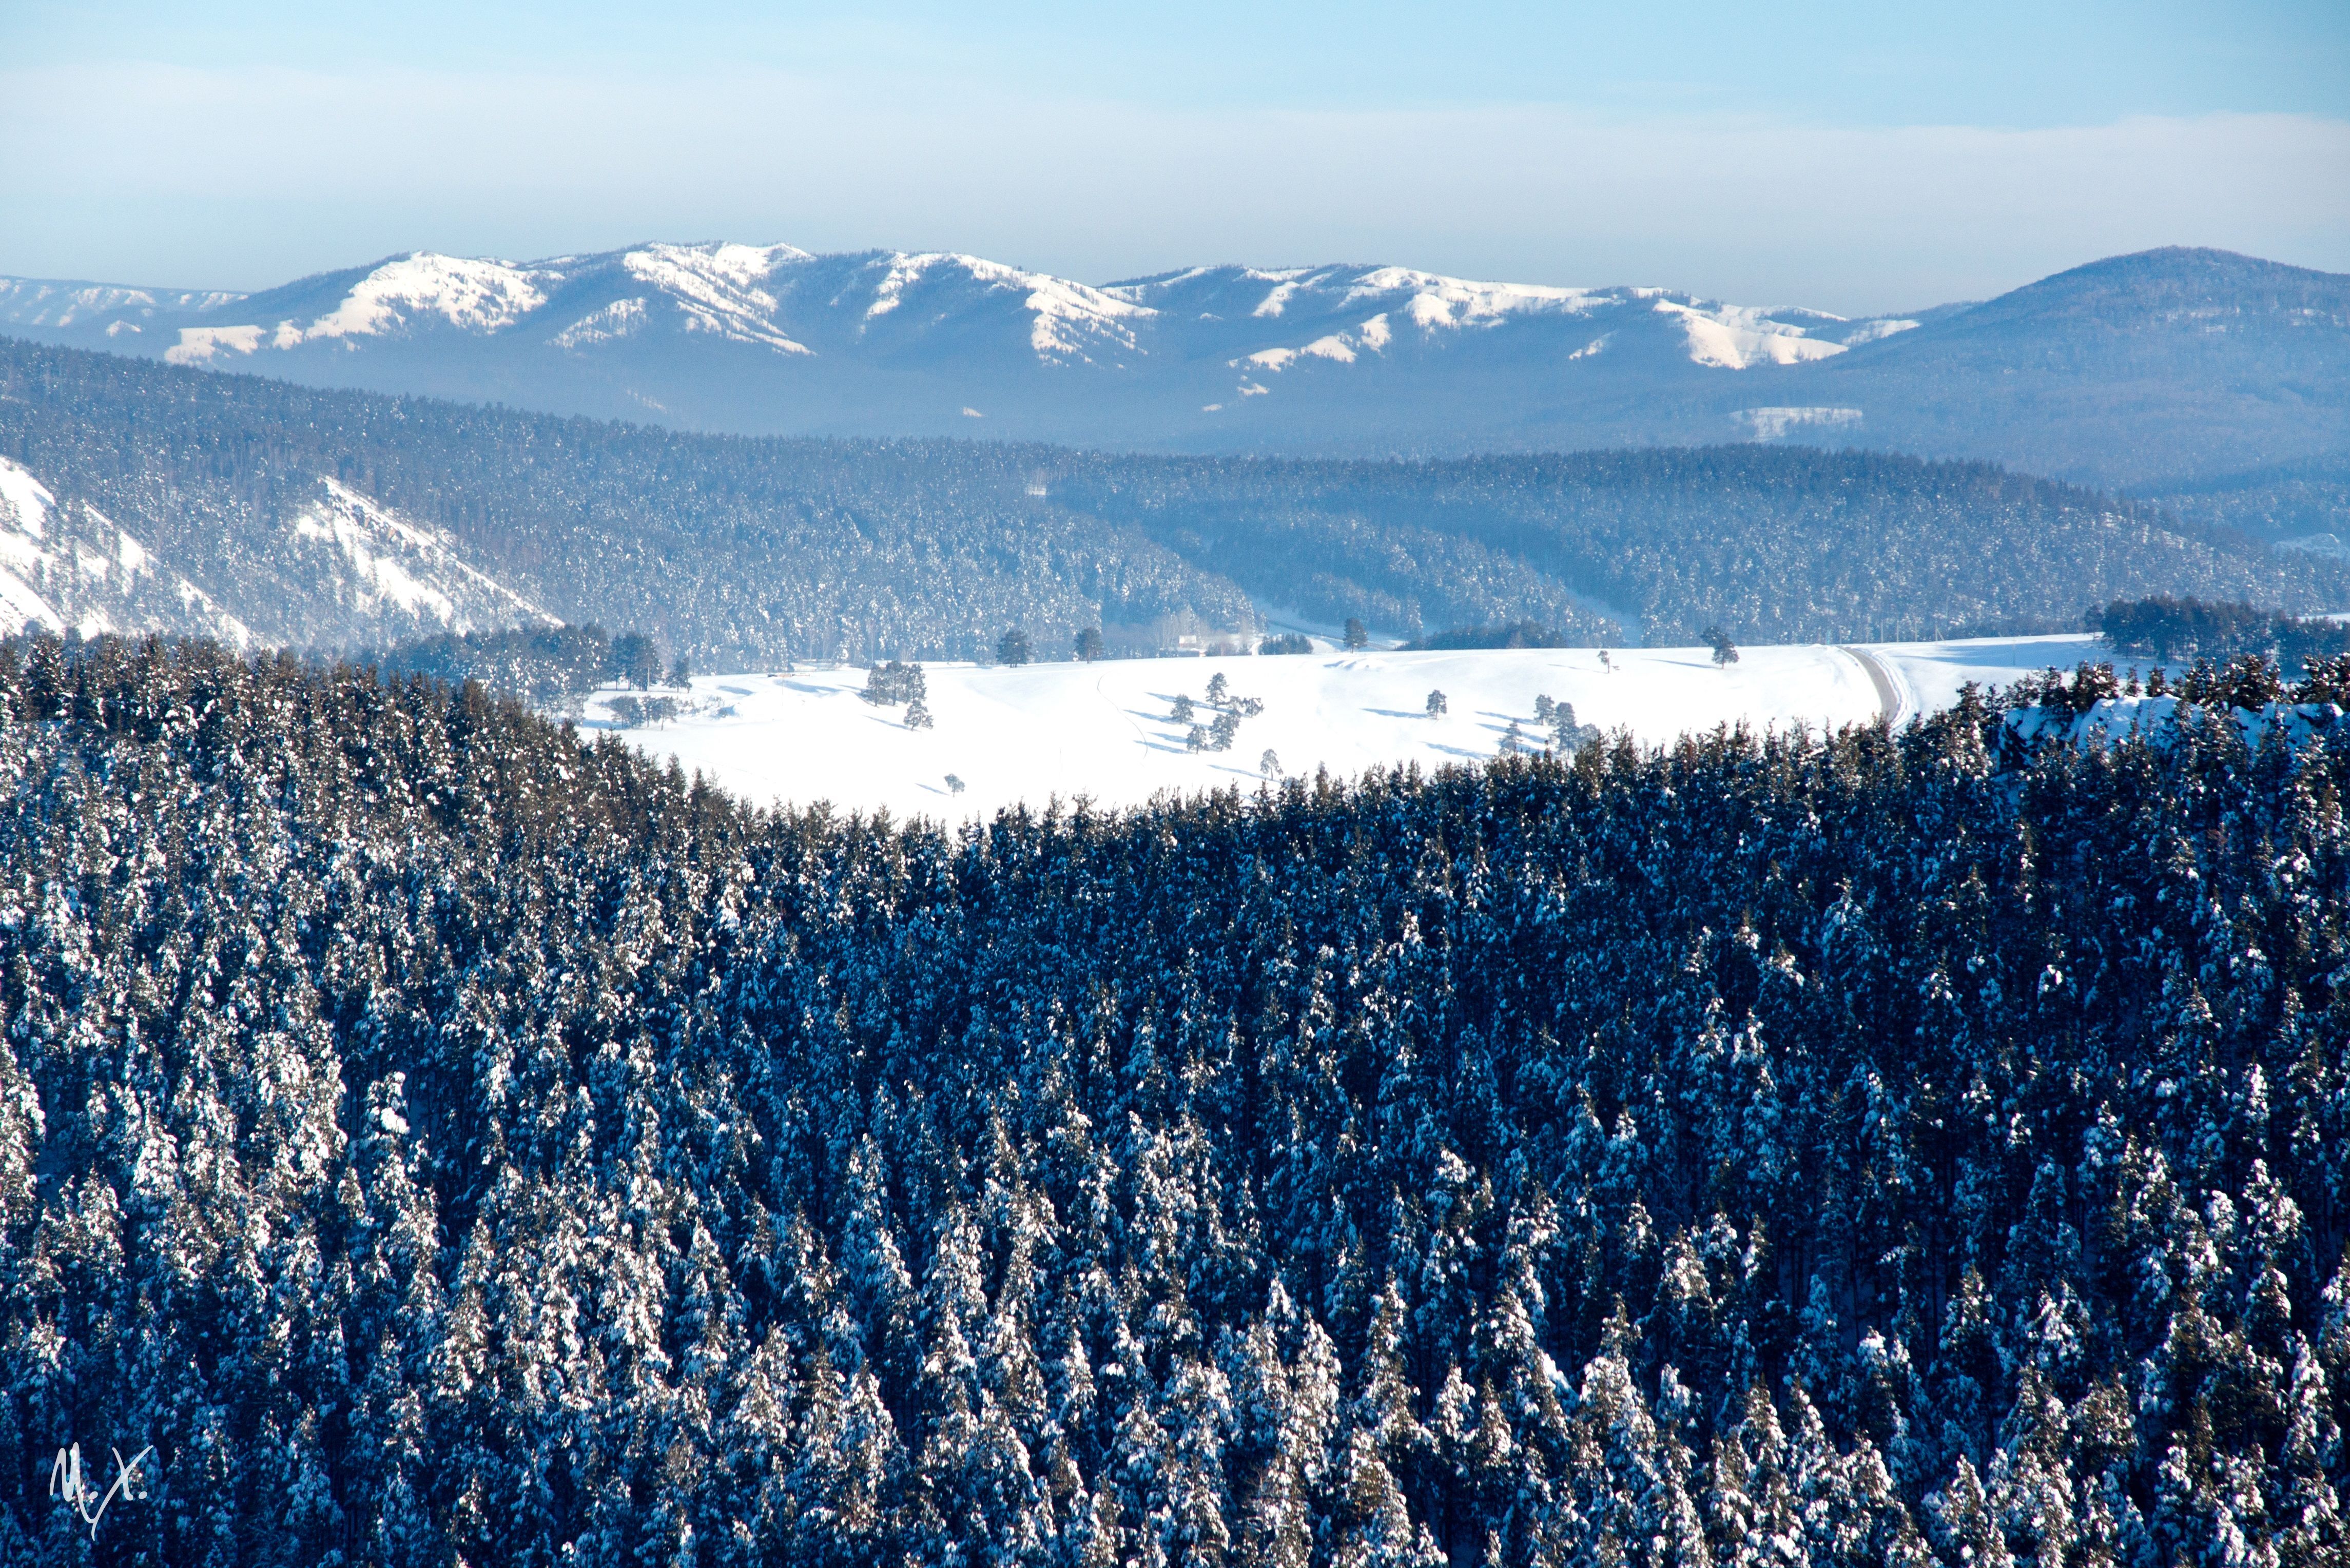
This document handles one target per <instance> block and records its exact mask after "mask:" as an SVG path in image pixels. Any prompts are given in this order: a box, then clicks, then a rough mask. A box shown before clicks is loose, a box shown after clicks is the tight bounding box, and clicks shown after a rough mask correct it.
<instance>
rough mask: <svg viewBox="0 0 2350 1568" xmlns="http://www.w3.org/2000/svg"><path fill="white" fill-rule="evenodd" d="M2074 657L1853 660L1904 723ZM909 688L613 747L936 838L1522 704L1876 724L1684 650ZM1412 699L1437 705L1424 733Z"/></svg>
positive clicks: (1610, 722)
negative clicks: (1196, 746) (1442, 703)
mask: <svg viewBox="0 0 2350 1568" xmlns="http://www.w3.org/2000/svg"><path fill="white" fill-rule="evenodd" d="M2094 647H2095V644H2094V642H2093V640H2092V639H2086V638H2079V637H2073V638H2027V639H1994V640H1985V641H1971V642H1950V643H1924V644H1908V645H1887V646H1884V647H1878V648H1872V649H1870V650H1869V651H1871V652H1872V653H1874V654H1875V655H1876V656H1877V658H1878V659H1879V660H1880V661H1881V663H1882V664H1884V665H1885V666H1887V668H1889V669H1890V670H1893V671H1894V672H1895V677H1896V679H1897V680H1898V681H1899V682H1900V684H1901V688H1902V689H1901V691H1900V693H1899V699H1900V701H1901V703H1902V705H1903V706H1904V708H1905V710H1906V711H1908V712H1918V711H1930V710H1934V709H1939V708H1943V707H1947V706H1948V705H1949V704H1950V702H1951V701H1954V700H1955V699H1956V696H1957V692H1958V687H1959V684H1960V681H1962V680H1976V681H1978V682H1983V683H2000V684H2003V683H2005V682H2007V681H2009V680H2013V679H2014V678H2015V677H2016V675H2018V674H2020V673H2022V672H2023V671H2024V670H2036V669H2040V668H2044V667H2046V666H2049V665H2059V666H2069V665H2071V664H2074V663H2076V662H2078V661H2079V660H2080V659H2085V658H2088V657H2090V656H2091V652H2092V650H2093V649H2094ZM924 673H925V679H926V681H927V684H928V689H929V690H928V698H927V703H926V705H927V707H928V708H929V710H930V711H931V715H932V719H933V723H932V726H931V728H929V729H917V730H910V729H908V728H907V727H906V724H905V722H904V714H905V710H904V709H903V708H901V707H895V706H892V707H878V706H875V705H873V704H871V703H868V702H867V701H864V700H863V698H862V697H861V696H860V695H859V693H860V692H861V691H862V690H863V688H864V685H865V680H866V672H865V671H864V670H858V669H855V668H843V669H839V670H803V671H798V672H795V673H788V674H775V673H772V672H763V673H752V674H746V675H718V676H708V677H699V678H697V679H696V680H694V681H693V684H692V690H691V705H692V708H693V710H694V711H693V712H692V713H691V715H690V716H688V717H685V718H682V719H680V720H677V721H675V722H670V723H666V724H662V725H660V726H658V727H654V728H639V729H633V730H625V731H623V733H624V734H625V735H626V736H627V737H628V738H629V740H631V741H633V742H636V743H637V744H639V745H641V746H643V747H644V748H645V749H646V750H648V751H650V752H651V753H654V754H656V755H669V756H674V757H676V758H677V759H678V760H679V762H680V763H682V764H683V765H684V766H685V767H686V768H688V769H690V770H691V769H699V770H701V771H702V772H703V773H705V774H709V775H710V776H711V777H712V779H713V780H715V781H716V782H717V783H719V784H723V785H724V786H725V787H726V788H728V789H731V790H733V791H734V792H735V793H736V794H741V795H743V796H744V797H746V798H748V799H751V800H754V801H757V802H760V803H763V804H764V803H765V802H768V801H771V800H783V801H788V802H796V803H799V804H802V805H806V804H808V803H810V802H814V801H817V800H825V801H829V802H831V803H832V804H833V805H835V806H837V807H838V808H841V809H843V810H849V809H855V810H865V811H870V810H872V809H874V808H875V807H886V808H888V809H889V811H891V812H892V813H894V814H896V815H900V816H904V815H925V816H930V817H932V818H938V819H944V820H948V821H957V820H961V819H962V818H963V817H965V816H967V815H988V814H992V813H993V812H994V811H995V810H997V809H998V808H1000V807H1003V806H1007V805H1015V804H1017V803H1020V802H1022V801H1025V802H1026V803H1027V804H1028V805H1031V806H1042V805H1044V804H1045V801H1046V800H1048V799H1050V798H1053V797H1055V796H1057V797H1059V798H1060V799H1062V800H1064V801H1066V800H1070V799H1073V798H1075V797H1076V796H1077V795H1081V794H1082V795H1086V796H1087V797H1089V798H1091V799H1093V800H1094V801H1096V802H1098V803H1100V804H1102V805H1134V804H1137V803H1139V802H1142V801H1145V800H1148V799H1149V798H1150V796H1151V795H1152V794H1156V793H1157V792H1159V791H1161V790H1172V791H1177V792H1191V791H1197V790H1206V789H1225V788H1231V787H1233V786H1235V785H1237V786H1239V787H1241V788H1243V789H1253V788H1254V787H1255V786H1256V784H1257V783H1258V782H1259V781H1260V780H1261V778H1262V777H1263V776H1264V774H1263V753H1265V752H1266V751H1267V750H1268V749H1270V750H1272V751H1273V752H1274V753H1276V763H1277V771H1278V772H1279V773H1281V774H1289V775H1302V776H1306V777H1311V776H1312V775H1313V774H1314V773H1315V770H1316V769H1317V768H1327V769H1328V770H1329V771H1330V773H1331V774H1334V775H1337V776H1343V777H1351V776H1353V775H1355V774H1359V773H1361V772H1362V771H1363V770H1365V769H1367V768H1378V767H1388V766H1393V765H1399V764H1403V763H1416V764H1418V765H1419V766H1420V767H1421V768H1423V769H1432V768H1436V767H1440V766H1442V765H1443V764H1445V763H1462V762H1476V761H1482V760H1484V759H1487V758H1490V757H1492V756H1495V755H1497V754H1498V753H1499V752H1500V751H1501V749H1502V746H1503V740H1504V737H1505V736H1506V735H1507V733H1508V732H1509V728H1510V725H1511V724H1512V723H1513V722H1515V723H1516V724H1517V725H1518V727H1519V729H1520V732H1521V733H1522V734H1523V736H1525V737H1526V741H1527V744H1529V745H1530V746H1532V747H1534V748H1537V749H1538V748H1539V747H1540V746H1541V745H1542V744H1543V743H1544V727H1543V726H1542V725H1541V724H1540V723H1539V722H1537V721H1536V719H1535V715H1534V707H1535V699H1536V698H1537V697H1540V696H1548V697H1550V698H1552V699H1554V700H1555V701H1564V702H1569V703H1572V704H1573V705H1574V708H1575V718H1576V720H1577V722H1580V723H1582V724H1586V725H1591V726H1595V727H1596V728H1598V729H1601V730H1607V731H1613V730H1615V729H1617V728H1619V727H1620V728H1622V729H1625V730H1627V731H1629V732H1631V733H1632V734H1633V735H1635V736H1636V737H1638V739H1640V740H1642V741H1644V742H1652V743H1653V742H1666V741H1669V740H1671V739H1672V738H1674V737H1675V736H1677V735H1680V734H1684V733H1689V732H1701V731H1706V730H1711V729H1712V728H1713V727H1714V726H1716V725H1719V724H1731V725H1735V724H1740V723H1744V724H1749V725H1752V726H1754V727H1756V728H1762V727H1764V726H1775V727H1777V728H1780V729H1786V728H1788V727H1790V726H1793V725H1796V724H1804V725H1810V726H1812V727H1814V728H1817V727H1819V726H1822V725H1837V724H1846V723H1866V722H1870V721H1872V720H1874V719H1876V718H1877V716H1878V715H1879V714H1880V712H1881V711H1883V710H1882V703H1881V701H1880V699H1879V697H1878V694H1877V690H1876V688H1875V686H1874V685H1873V683H1872V682H1871V681H1870V680H1869V678H1868V673H1867V670H1866V668H1865V666H1864V665H1863V663H1862V661H1861V660H1860V659H1857V658H1856V656H1855V655H1854V654H1853V653H1851V652H1849V651H1847V650H1846V649H1840V648H1832V647H1825V646H1817V645H1814V646H1786V647H1777V648H1748V649H1742V650H1741V657H1740V659H1738V661H1737V662H1736V663H1734V664H1731V665H1730V666H1728V667H1726V668H1724V667H1722V666H1718V665H1716V664H1715V663H1714V662H1713V659H1712V657H1711V653H1710V652H1709V650H1707V649H1702V648H1698V649H1688V648H1661V649H1616V650H1614V651H1612V652H1609V653H1607V654H1606V655H1604V656H1603V655H1602V654H1601V653H1600V652H1599V651H1597V650H1596V649H1511V650H1503V651H1492V652H1468V653H1413V652H1401V651H1384V652H1357V653H1344V652H1336V651H1324V652H1321V653H1317V654H1314V655H1310V656H1293V657H1288V658H1243V659H1138V660H1125V661H1114V662H1110V663H1103V664H1073V663H1070V664H1032V665H1027V666H1024V667H1022V668H1019V669H983V668H979V667H976V666H972V665H947V664H941V665H932V666H930V667H928V668H927V669H926V670H925V672H924ZM1220 674H1221V675H1222V677H1223V678H1224V679H1225V680H1227V681H1228V682H1229V683H1230V688H1231V691H1232V693H1233V694H1234V695H1235V696H1236V697H1253V698H1255V699H1257V700H1259V701H1262V702H1263V711H1262V712H1261V713H1259V714H1257V715H1255V716H1254V717H1251V718H1246V719H1243V721H1242V722H1241V725H1240V731H1239V734H1238V737H1237V739H1236V740H1235V742H1234V743H1233V745H1232V749H1231V750H1230V751H1226V752H1206V753H1194V752H1191V751H1190V750H1189V749H1188V748H1187V745H1186V736H1187V732H1188V730H1189V728H1190V725H1189V724H1188V723H1186V722H1182V721H1180V720H1178V719H1176V718H1175V717H1174V711H1173V703H1174V701H1175V699H1176V698H1177V697H1178V696H1189V697H1190V698H1191V700H1192V701H1193V703H1194V704H1195V705H1198V711H1197V713H1196V716H1195V718H1194V719H1193V720H1192V721H1191V722H1194V723H1199V724H1202V725H1204V724H1207V723H1209V722H1212V720H1213V718H1214V716H1215V711H1214V710H1212V709H1210V708H1208V707H1206V706H1205V698H1206V693H1207V685H1208V682H1209V681H1210V680H1212V679H1213V678H1215V677H1216V676H1218V675H1220ZM1430 691H1442V692H1443V693H1444V694H1445V697H1446V704H1447V711H1446V712H1444V713H1443V714H1442V715H1440V716H1438V717H1434V718H1431V717H1430V716H1429V714H1428V711H1427V710H1428V697H1429V693H1430ZM609 712H610V709H609V694H608V695H607V696H605V697H602V698H599V699H598V701H597V702H596V703H595V704H594V705H593V706H591V709H590V713H591V717H593V716H596V715H601V716H602V717H603V718H604V720H605V722H609ZM948 774H954V775H955V776H956V777H957V778H960V779H961V780H962V782H963V784H964V785H965V788H964V789H963V790H962V792H960V793H958V792H956V791H955V790H954V789H953V787H952V786H951V784H949V782H948V778H947V775H948Z"/></svg>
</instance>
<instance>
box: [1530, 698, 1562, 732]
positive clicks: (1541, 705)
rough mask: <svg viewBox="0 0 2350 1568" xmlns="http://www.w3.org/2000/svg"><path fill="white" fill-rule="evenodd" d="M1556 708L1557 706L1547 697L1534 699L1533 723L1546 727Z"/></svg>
mask: <svg viewBox="0 0 2350 1568" xmlns="http://www.w3.org/2000/svg"><path fill="white" fill-rule="evenodd" d="M1557 707H1558V704H1557V703H1555V702H1554V701H1551V700H1550V699H1549V697H1547V696H1542V697H1537V698H1535V699H1534V722H1535V723H1537V724H1541V725H1544V726H1545V727H1547V726H1548V725H1549V723H1550V716H1551V714H1552V713H1553V712H1555V711H1556V710H1557Z"/></svg>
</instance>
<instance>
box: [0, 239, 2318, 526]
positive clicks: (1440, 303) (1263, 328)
mask: <svg viewBox="0 0 2350 1568" xmlns="http://www.w3.org/2000/svg"><path fill="white" fill-rule="evenodd" d="M0 331H5V332H8V333H13V334H16V335H20V336H24V337H33V338H36V339H40V340H44V341H48V342H56V343H64V344H70V345H73V346H77V347H82V348H104V349H109V350H111V351H114V352H118V353H129V354H136V355H143V356H147V357H151V358H162V359H166V360H169V361H171V362H172V363H174V364H181V365H192V366H202V367H205V368H209V369H221V370H246V371H255V372H259V373H262V374H266V375H271V376H277V377H282V378H285V379H292V380H297V381H302V382H307V383H309V384H313V385H325V386H348V387H359V388H366V389H373V390H380V391H393V392H409V393H427V394H437V395H443V396H451V397H456V398H461V399H466V400H477V401H493V400H494V401H500V402H505V403H508V404H512V405H519V406H522V407H526V408H534V409H540V410H547V411H551V412H558V413H585V414H592V415H598V416H603V417H609V418H622V419H632V420H637V421H649V422H654V423H661V424H668V425H671V426H675V427H679V428H685V429H697V430H708V431H733V432H742V433H797V434H818V435H824V434H830V435H848V434H856V435H893V436H896V435H941V434H961V435H972V436H985V437H993V438H999V439H1017V440H1039V441H1055V442H1061V443H1066V444H1075V445H1098V446H1113V447H1123V448H1129V449H1143V450H1159V451H1193V452H1216V451H1230V452H1315V453H1364V454H1368V453H1405V454H1419V455H1430V454H1440V453H1453V452H1470V451H1490V450H1527V449H1541V448H1555V449H1571V448H1591V447H1601V446H1616V445H1649V444H1658V443H1671V444H1690V443H1696V444H1704V443H1708V442H1718V441H1776V440H1798V441H1814V442H1817V443H1823V444H1834V445H1845V444H1858V445H1866V446H1876V447H1891V448H1897V449H1900V450H1905V451H1911V452H1921V453H1926V454H1929V455H1936V456H1964V457H1977V458H1989V459H1992V460H1995V461H1999V462H2007V463H2010V464H2012V465H2014V466H2019V467H2022V468H2026V469H2030V470H2034V471H2037V472H2046V473H2052V474H2056V475H2059V476H2063V477H2069V478H2074V479H2080V480H2085V481H2088V482H2091V483H2100V484H2116V483H2151V482H2155V481H2162V480H2176V479H2180V478H2182V477H2188V476H2195V475H2205V476H2208V475H2212V474H2219V473H2229V472H2239V471H2241V470H2244V469H2247V468H2251V467H2258V466H2262V465H2264V464H2268V463H2273V462H2284V461H2290V460H2293V459H2302V458H2308V457H2312V456H2318V455H2323V454H2326V453H2330V452H2341V451H2345V450H2350V278H2345V277H2342V276H2338V275H2332V274H2326V273H2318V272H2310V271H2307V270H2304V269H2300V268H2294V267H2289V266H2283V265H2278V264H2275V263H2270V262H2262V261H2257V260H2253V259H2251V258H2248V257H2243V256H2237V255H2231V254H2227V253H2223V252H2216V251H2177V250H2174V251H2152V252H2147V253H2143V254H2138V255H2133V256H2123V257H2116V258H2114V259H2112V260H2109V261H2105V262H2099V263H2095V264H2092V265H2088V266H2085V267H2080V268H2075V269H2074V270H2073V271H2071V272H2067V273H2063V274H2059V275H2056V276H2054V277H2051V278H2047V279H2043V280H2042V281H2041V282H2039V283H2036V284H2033V285H2031V286H2027V287H2025V288H2022V289H2019V290H2016V291H2014V292H2013V293H2012V294H2009V295H2005V296H2001V297H2000V298H1998V299H1995V300H1991V301H1989V302H1987V303H1984V304H1981V305H1975V306H1937V307H1934V308H1931V309H1921V310H1917V311H1911V312H1908V313H1907V314H1903V315H1893V316H1883V317H1865V318H1860V319H1852V320H1847V319H1845V318H1843V317H1836V316H1833V315H1829V314H1827V313H1825V312H1822V311H1816V310H1810V309H1801V308H1794V307H1785V308H1764V307H1760V306H1744V305H1734V304H1727V303H1724V302H1721V301H1719V300H1712V299H1706V298H1701V297H1699V296H1695V295H1692V294H1688V293H1682V292H1678V291H1675V290H1671V289H1665V288H1653V287H1565V286H1550V285H1535V284H1515V283H1493V282H1481V281H1476V280H1471V279H1466V278H1459V277H1451V276H1446V275H1440V274H1437V273H1430V272H1422V271H1416V270H1413V269H1411V268H1408V267H1400V266H1372V265H1329V266H1315V267H1284V268H1260V267H1247V266H1207V267H1193V268H1190V269H1187V270H1183V271H1179V272H1171V273H1166V274H1161V275H1156V276H1151V277H1143V278H1135V279H1130V280H1128V281H1125V282H1120V283H1113V284H1109V285H1106V286H1093V285H1088V284H1084V283H1078V282H1074V281H1072V280H1070V279H1067V278H1061V277H1055V276H1052V275H1048V274H1045V273H1039V272H1032V271H1026V270H1024V269H1022V268H1019V267H1014V266H1009V265H1003V264H1002V263H999V262H993V261H988V260H985V259H983V258H981V257H978V256H972V255H964V254H953V253H945V252H924V253H909V252H900V251H867V252H858V253H853V254H828V255H815V254H809V253H807V252H806V251H803V250H799V249H796V248H795V247H794V246H791V245H786V244H766V245H751V244H643V245H637V246H631V247H629V248H627V249H624V250H618V251H610V252H606V253H603V254H595V255H570V256H556V257H551V258H548V259H546V260H543V261H534V262H506V261H497V260H486V259H480V258H471V257H463V256H449V255H440V254H433V253H431V252H417V253H414V254H408V255H402V256H395V257H391V258H390V259H388V260H385V261H381V262H377V263H373V264H370V265H366V266H359V267H353V268H349V269H348V270H346V271H342V272H335V273H325V274H320V275H316V276H313V277H307V278H303V279H300V280H298V281H296V282H294V283H290V284H286V285H285V286H281V287H278V288H273V289H269V290H267V291H265V292H263V293H258V294H250V295H244V294H232V293H217V292H215V293H203V292H196V291H191V290H184V289H180V290H173V289H160V288H131V287H125V286H117V285H111V284H89V283H71V282H54V281H40V280H30V279H0Z"/></svg>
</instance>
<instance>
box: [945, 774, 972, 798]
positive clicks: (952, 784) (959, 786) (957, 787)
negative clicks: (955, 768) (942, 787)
mask: <svg viewBox="0 0 2350 1568" xmlns="http://www.w3.org/2000/svg"><path fill="white" fill-rule="evenodd" d="M966 787H968V786H966V785H965V784H963V782H962V779H960V778H958V777H957V776H955V775H954V774H948V775H947V793H948V794H962V792H963V790H964V789H965V788H966Z"/></svg>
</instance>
